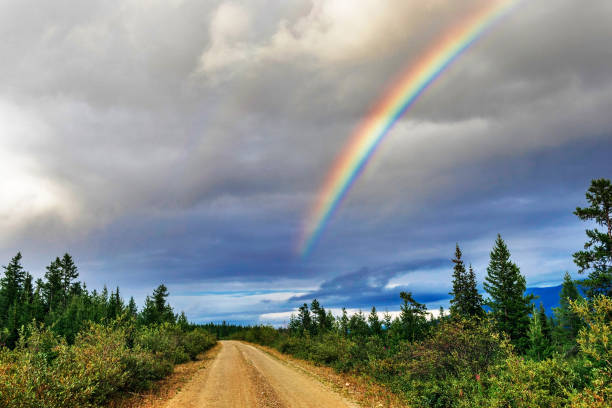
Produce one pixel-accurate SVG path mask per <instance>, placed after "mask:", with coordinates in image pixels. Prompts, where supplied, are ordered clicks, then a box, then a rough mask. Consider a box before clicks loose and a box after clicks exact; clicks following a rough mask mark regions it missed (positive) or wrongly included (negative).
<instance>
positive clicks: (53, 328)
mask: <svg viewBox="0 0 612 408" xmlns="http://www.w3.org/2000/svg"><path fill="white" fill-rule="evenodd" d="M3 268H4V275H3V277H2V279H1V280H0V342H1V345H2V346H1V348H0V407H7V408H8V407H23V408H30V407H32V408H60V407H98V406H104V405H106V404H107V403H108V402H109V401H111V400H112V399H113V398H115V397H118V396H121V395H123V394H126V393H128V392H136V391H141V390H146V389H149V388H150V387H152V386H153V384H154V383H155V381H157V380H160V379H162V378H164V377H166V376H168V375H169V374H170V373H171V372H172V370H173V367H174V365H175V364H179V363H183V362H186V361H189V360H193V359H195V358H196V357H197V355H198V354H200V353H201V352H203V351H205V350H207V349H209V348H211V347H212V346H213V345H214V344H215V343H216V338H215V336H213V335H211V334H210V333H209V332H207V331H205V330H204V329H202V328H197V327H195V326H194V325H192V324H189V323H188V321H187V318H186V317H185V314H184V313H180V314H175V313H174V311H173V309H172V307H171V306H170V305H169V304H168V301H167V298H168V295H169V293H168V289H167V288H166V286H164V285H163V284H162V285H159V286H158V287H157V288H156V289H155V290H154V291H153V293H152V294H151V296H147V298H146V300H145V304H144V307H143V308H142V310H140V311H139V310H138V308H137V306H136V302H135V301H134V299H133V298H130V300H129V301H128V302H127V304H126V303H125V302H124V300H123V299H122V297H121V294H120V292H119V288H116V289H115V290H113V291H111V292H109V291H108V289H107V288H106V287H105V288H104V289H103V290H102V291H100V292H98V291H97V290H92V291H89V290H88V289H87V288H86V286H85V284H84V283H83V282H80V281H78V277H79V273H78V268H77V266H76V265H75V263H74V261H73V258H72V257H71V256H70V255H69V254H65V255H64V256H62V257H61V258H60V257H58V258H56V259H55V260H53V261H52V262H51V263H50V264H49V266H47V268H46V272H45V274H44V279H37V280H36V281H35V282H33V279H32V275H31V274H30V273H29V272H27V271H25V270H24V268H23V266H22V256H21V254H20V253H17V255H15V256H14V257H13V258H12V259H11V260H10V262H9V263H8V265H6V266H4V267H3Z"/></svg>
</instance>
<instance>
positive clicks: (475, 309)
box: [449, 244, 484, 317]
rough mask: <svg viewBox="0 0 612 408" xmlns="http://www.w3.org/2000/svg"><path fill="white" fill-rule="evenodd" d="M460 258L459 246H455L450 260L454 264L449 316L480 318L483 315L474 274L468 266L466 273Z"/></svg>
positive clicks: (480, 297)
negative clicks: (453, 256)
mask: <svg viewBox="0 0 612 408" xmlns="http://www.w3.org/2000/svg"><path fill="white" fill-rule="evenodd" d="M461 256H462V254H461V249H459V244H456V246H455V258H454V259H452V262H453V263H454V264H455V266H454V267H453V291H452V292H450V293H449V294H450V295H453V298H452V299H451V301H450V303H451V308H450V310H451V315H452V316H454V317H474V316H482V315H483V314H484V311H483V309H482V296H480V294H479V293H478V288H477V286H476V274H475V273H474V269H473V268H472V265H470V269H469V272H466V270H465V265H464V263H463V260H462V259H461Z"/></svg>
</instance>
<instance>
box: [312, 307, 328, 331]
mask: <svg viewBox="0 0 612 408" xmlns="http://www.w3.org/2000/svg"><path fill="white" fill-rule="evenodd" d="M310 310H311V312H312V318H313V322H312V324H313V332H314V333H315V334H317V333H323V332H325V331H326V330H327V328H328V327H327V315H326V313H325V308H323V307H322V306H321V305H320V304H319V301H318V300H317V299H313V300H312V302H311V303H310Z"/></svg>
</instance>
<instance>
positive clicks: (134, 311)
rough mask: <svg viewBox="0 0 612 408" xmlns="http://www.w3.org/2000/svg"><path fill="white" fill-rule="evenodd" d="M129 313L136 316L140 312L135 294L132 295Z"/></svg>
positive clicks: (128, 307)
mask: <svg viewBox="0 0 612 408" xmlns="http://www.w3.org/2000/svg"><path fill="white" fill-rule="evenodd" d="M127 312H128V315H129V316H131V317H136V315H137V314H138V307H137V306H136V301H135V300H134V297H133V296H130V301H129V303H128V306H127Z"/></svg>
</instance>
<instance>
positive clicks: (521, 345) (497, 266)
mask: <svg viewBox="0 0 612 408" xmlns="http://www.w3.org/2000/svg"><path fill="white" fill-rule="evenodd" d="M484 288H485V290H486V291H487V293H488V294H489V296H490V299H489V300H488V301H487V305H488V306H489V307H490V308H491V314H492V316H493V319H494V320H495V324H496V326H497V329H498V330H499V331H500V332H503V333H506V334H507V335H508V336H509V337H510V341H511V342H512V344H514V345H515V347H517V348H518V349H519V350H520V351H524V350H526V349H527V347H528V345H529V342H528V336H527V331H528V329H529V312H530V311H531V305H530V304H531V297H529V296H525V289H526V281H525V277H524V276H523V275H522V274H521V272H520V269H519V267H518V266H517V265H516V264H515V263H513V262H512V261H510V251H509V250H508V247H507V246H506V243H505V242H504V240H503V239H502V237H501V235H499V234H498V235H497V240H496V241H495V245H494V246H493V250H492V251H491V255H490V261H489V266H488V267H487V276H486V278H485V282H484Z"/></svg>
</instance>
